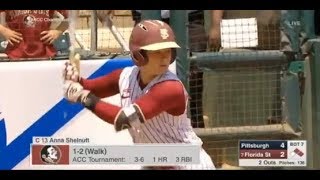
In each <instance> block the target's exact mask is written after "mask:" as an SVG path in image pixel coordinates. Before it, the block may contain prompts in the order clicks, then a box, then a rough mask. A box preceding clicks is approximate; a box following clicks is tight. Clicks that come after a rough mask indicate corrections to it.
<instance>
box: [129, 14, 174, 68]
mask: <svg viewBox="0 0 320 180" xmlns="http://www.w3.org/2000/svg"><path fill="white" fill-rule="evenodd" d="M129 48H130V51H131V56H132V59H133V61H134V63H135V64H136V65H137V66H143V65H145V64H146V63H147V62H148V59H147V57H146V56H145V55H144V54H143V53H141V52H142V50H147V51H155V50H160V49H167V48H172V51H171V52H172V57H171V63H172V62H173V61H174V60H175V58H176V54H177V53H176V48H180V46H179V45H178V44H177V43H176V41H175V36H174V33H173V30H172V29H171V27H170V26H169V25H168V24H167V23H165V22H163V21H159V20H144V21H142V22H140V23H138V24H137V25H136V26H135V27H134V28H133V30H132V33H131V36H130V42H129Z"/></svg>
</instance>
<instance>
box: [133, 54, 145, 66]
mask: <svg viewBox="0 0 320 180" xmlns="http://www.w3.org/2000/svg"><path fill="white" fill-rule="evenodd" d="M131 57H132V60H133V62H134V63H135V65H136V66H143V65H145V64H147V62H148V59H147V57H145V56H144V55H143V54H142V52H140V51H133V52H131Z"/></svg>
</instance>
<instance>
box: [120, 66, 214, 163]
mask: <svg viewBox="0 0 320 180" xmlns="http://www.w3.org/2000/svg"><path fill="white" fill-rule="evenodd" d="M138 74H139V68H138V67H137V66H133V67H127V68H124V69H123V71H122V72H121V74H120V79H119V90H120V96H121V106H122V107H127V106H129V105H130V104H133V103H134V102H135V100H136V99H138V98H140V97H141V96H143V95H144V94H147V93H148V91H149V90H150V89H151V88H152V87H153V86H154V85H156V84H158V83H160V82H163V81H168V80H169V81H172V80H174V81H179V82H180V83H181V81H180V80H179V79H178V78H177V76H176V75H175V74H173V73H172V72H170V71H169V70H168V71H167V72H165V73H164V74H162V75H159V76H157V77H156V78H154V79H153V80H152V81H151V82H150V83H149V84H148V85H147V86H146V87H145V88H143V89H141V88H140V86H139V78H138ZM167 91H170V89H167ZM184 94H185V96H186V101H187V99H188V98H187V91H186V90H185V89H184ZM172 103H175V101H174V99H172ZM187 104H188V103H187V102H186V108H185V111H184V113H183V114H181V115H179V116H173V115H171V114H169V113H167V112H162V113H160V114H159V115H157V116H155V117H153V118H151V119H148V120H146V121H145V122H144V123H142V124H141V125H140V127H139V128H135V129H133V128H129V133H130V135H131V136H132V139H133V142H134V143H186V144H199V145H202V141H201V139H200V138H199V137H198V136H197V135H196V134H195V132H194V131H193V128H192V126H191V121H190V119H189V118H188V117H187ZM148 168H151V169H158V168H159V167H145V169H148ZM159 169H161V167H160V168H159ZM164 169H215V166H214V164H213V163H212V160H211V158H210V156H209V155H208V154H207V153H206V152H205V151H204V149H202V148H201V151H200V164H196V165H185V166H172V167H164Z"/></svg>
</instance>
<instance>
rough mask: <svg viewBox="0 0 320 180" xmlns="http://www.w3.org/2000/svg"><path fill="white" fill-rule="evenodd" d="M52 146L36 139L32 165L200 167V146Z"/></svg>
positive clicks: (48, 139)
mask: <svg viewBox="0 0 320 180" xmlns="http://www.w3.org/2000/svg"><path fill="white" fill-rule="evenodd" d="M69 139H70V138H66V139H65V140H60V142H64V143H52V142H54V141H55V140H54V138H52V137H34V141H33V143H32V144H31V145H30V152H31V162H30V164H31V165H73V164H86V165H90V164H91V165H92V164H122V165H129V164H135V165H150V166H154V165H156V166H170V165H187V164H199V163H200V148H201V147H200V145H198V144H195V145H187V144H136V145H92V144H87V143H85V144H78V143H76V144H74V143H70V144H68V143H66V142H68V141H69Z"/></svg>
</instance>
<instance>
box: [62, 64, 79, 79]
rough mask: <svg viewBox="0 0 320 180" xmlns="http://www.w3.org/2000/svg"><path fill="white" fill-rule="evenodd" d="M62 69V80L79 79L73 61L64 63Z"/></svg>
mask: <svg viewBox="0 0 320 180" xmlns="http://www.w3.org/2000/svg"><path fill="white" fill-rule="evenodd" d="M64 65H65V66H64V69H63V73H62V76H63V79H64V81H68V80H70V81H73V82H79V81H80V75H79V71H78V70H77V67H76V65H75V64H74V63H70V62H69V61H68V62H66V63H65V64H64Z"/></svg>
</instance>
